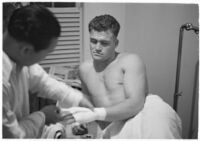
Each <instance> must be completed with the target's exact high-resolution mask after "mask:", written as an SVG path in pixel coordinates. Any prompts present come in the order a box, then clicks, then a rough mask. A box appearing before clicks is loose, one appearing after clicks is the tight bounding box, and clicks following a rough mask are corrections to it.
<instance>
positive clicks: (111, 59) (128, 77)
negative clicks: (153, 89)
mask: <svg viewBox="0 0 200 141" xmlns="http://www.w3.org/2000/svg"><path fill="white" fill-rule="evenodd" d="M119 30H120V25H119V23H118V22H117V20H116V19H115V18H114V17H112V16H110V15H103V16H99V17H96V18H94V19H93V20H92V21H91V22H90V24H89V32H90V50H91V55H92V58H93V61H88V62H85V63H83V64H82V65H81V66H80V78H81V81H82V84H83V91H84V93H85V94H88V96H89V98H90V99H91V101H92V103H93V104H94V106H95V107H105V109H106V113H107V115H106V118H105V121H116V120H124V119H128V118H130V117H133V116H135V115H136V114H137V113H138V112H139V111H140V110H141V109H142V108H143V105H144V100H145V95H146V94H147V93H148V88H147V81H146V71H145V66H144V64H143V62H142V61H141V59H140V58H139V57H138V56H137V55H136V54H129V53H118V52H116V51H115V49H116V47H117V46H118V43H119V41H118V39H117V36H118V33H119Z"/></svg>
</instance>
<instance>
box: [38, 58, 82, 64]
mask: <svg viewBox="0 0 200 141" xmlns="http://www.w3.org/2000/svg"><path fill="white" fill-rule="evenodd" d="M79 61H80V60H79V58H75V57H74V58H70V57H69V58H64V59H48V60H47V59H45V60H44V61H42V62H41V63H42V64H43V63H45V64H48V63H51V64H56V63H65V62H79Z"/></svg>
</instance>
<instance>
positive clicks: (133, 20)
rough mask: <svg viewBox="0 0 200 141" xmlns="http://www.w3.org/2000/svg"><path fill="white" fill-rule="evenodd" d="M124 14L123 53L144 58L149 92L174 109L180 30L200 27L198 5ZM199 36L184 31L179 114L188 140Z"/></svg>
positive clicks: (138, 8) (142, 7)
mask: <svg viewBox="0 0 200 141" xmlns="http://www.w3.org/2000/svg"><path fill="white" fill-rule="evenodd" d="M125 13H126V14H125V15H126V18H125V27H126V29H125V49H124V50H125V51H129V52H135V53H137V54H139V55H141V57H142V58H143V59H144V61H145V63H146V66H147V75H148V81H149V90H150V93H155V94H158V95H160V96H161V97H162V98H163V99H164V100H165V101H166V102H168V103H169V104H170V105H171V106H172V105H173V95H174V88H175V76H176V63H177V62H176V61H177V50H178V42H179V29H180V26H181V25H182V24H185V23H188V22H189V23H192V24H194V25H196V26H197V25H198V6H197V5H190V4H187V5H183V4H182V5H181V4H129V5H126V12H125ZM197 37H198V36H197V35H196V34H195V33H193V32H192V31H184V36H183V50H182V52H183V53H182V65H181V75H180V91H182V92H183V96H181V97H180V98H179V101H178V113H179V115H180V117H181V119H182V122H183V135H184V137H185V138H187V136H188V133H189V122H190V114H191V104H192V94H193V86H194V77H195V76H194V72H195V65H196V63H197V61H198V39H197ZM196 77H197V76H196ZM196 104H197V103H196ZM196 125H197V124H196Z"/></svg>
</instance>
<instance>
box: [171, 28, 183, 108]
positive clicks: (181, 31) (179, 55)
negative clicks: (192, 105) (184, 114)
mask: <svg viewBox="0 0 200 141" xmlns="http://www.w3.org/2000/svg"><path fill="white" fill-rule="evenodd" d="M183 31H184V27H183V26H181V28H180V32H179V45H178V57H177V67H176V82H175V91H174V103H173V108H174V110H175V111H177V108H178V97H179V96H180V95H181V94H180V93H179V78H180V68H181V54H182V42H183Z"/></svg>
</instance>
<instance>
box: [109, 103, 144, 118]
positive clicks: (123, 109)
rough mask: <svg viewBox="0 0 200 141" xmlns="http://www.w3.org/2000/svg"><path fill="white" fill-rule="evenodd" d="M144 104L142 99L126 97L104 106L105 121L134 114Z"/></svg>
mask: <svg viewBox="0 0 200 141" xmlns="http://www.w3.org/2000/svg"><path fill="white" fill-rule="evenodd" d="M143 106H144V100H140V101H133V99H127V100H125V101H123V102H121V103H118V104H116V105H113V106H110V107H106V108H105V109H106V113H107V115H106V118H105V121H116V120H124V119H128V118H130V117H133V116H135V115H136V114H137V113H138V112H140V111H141V109H142V108H143Z"/></svg>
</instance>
